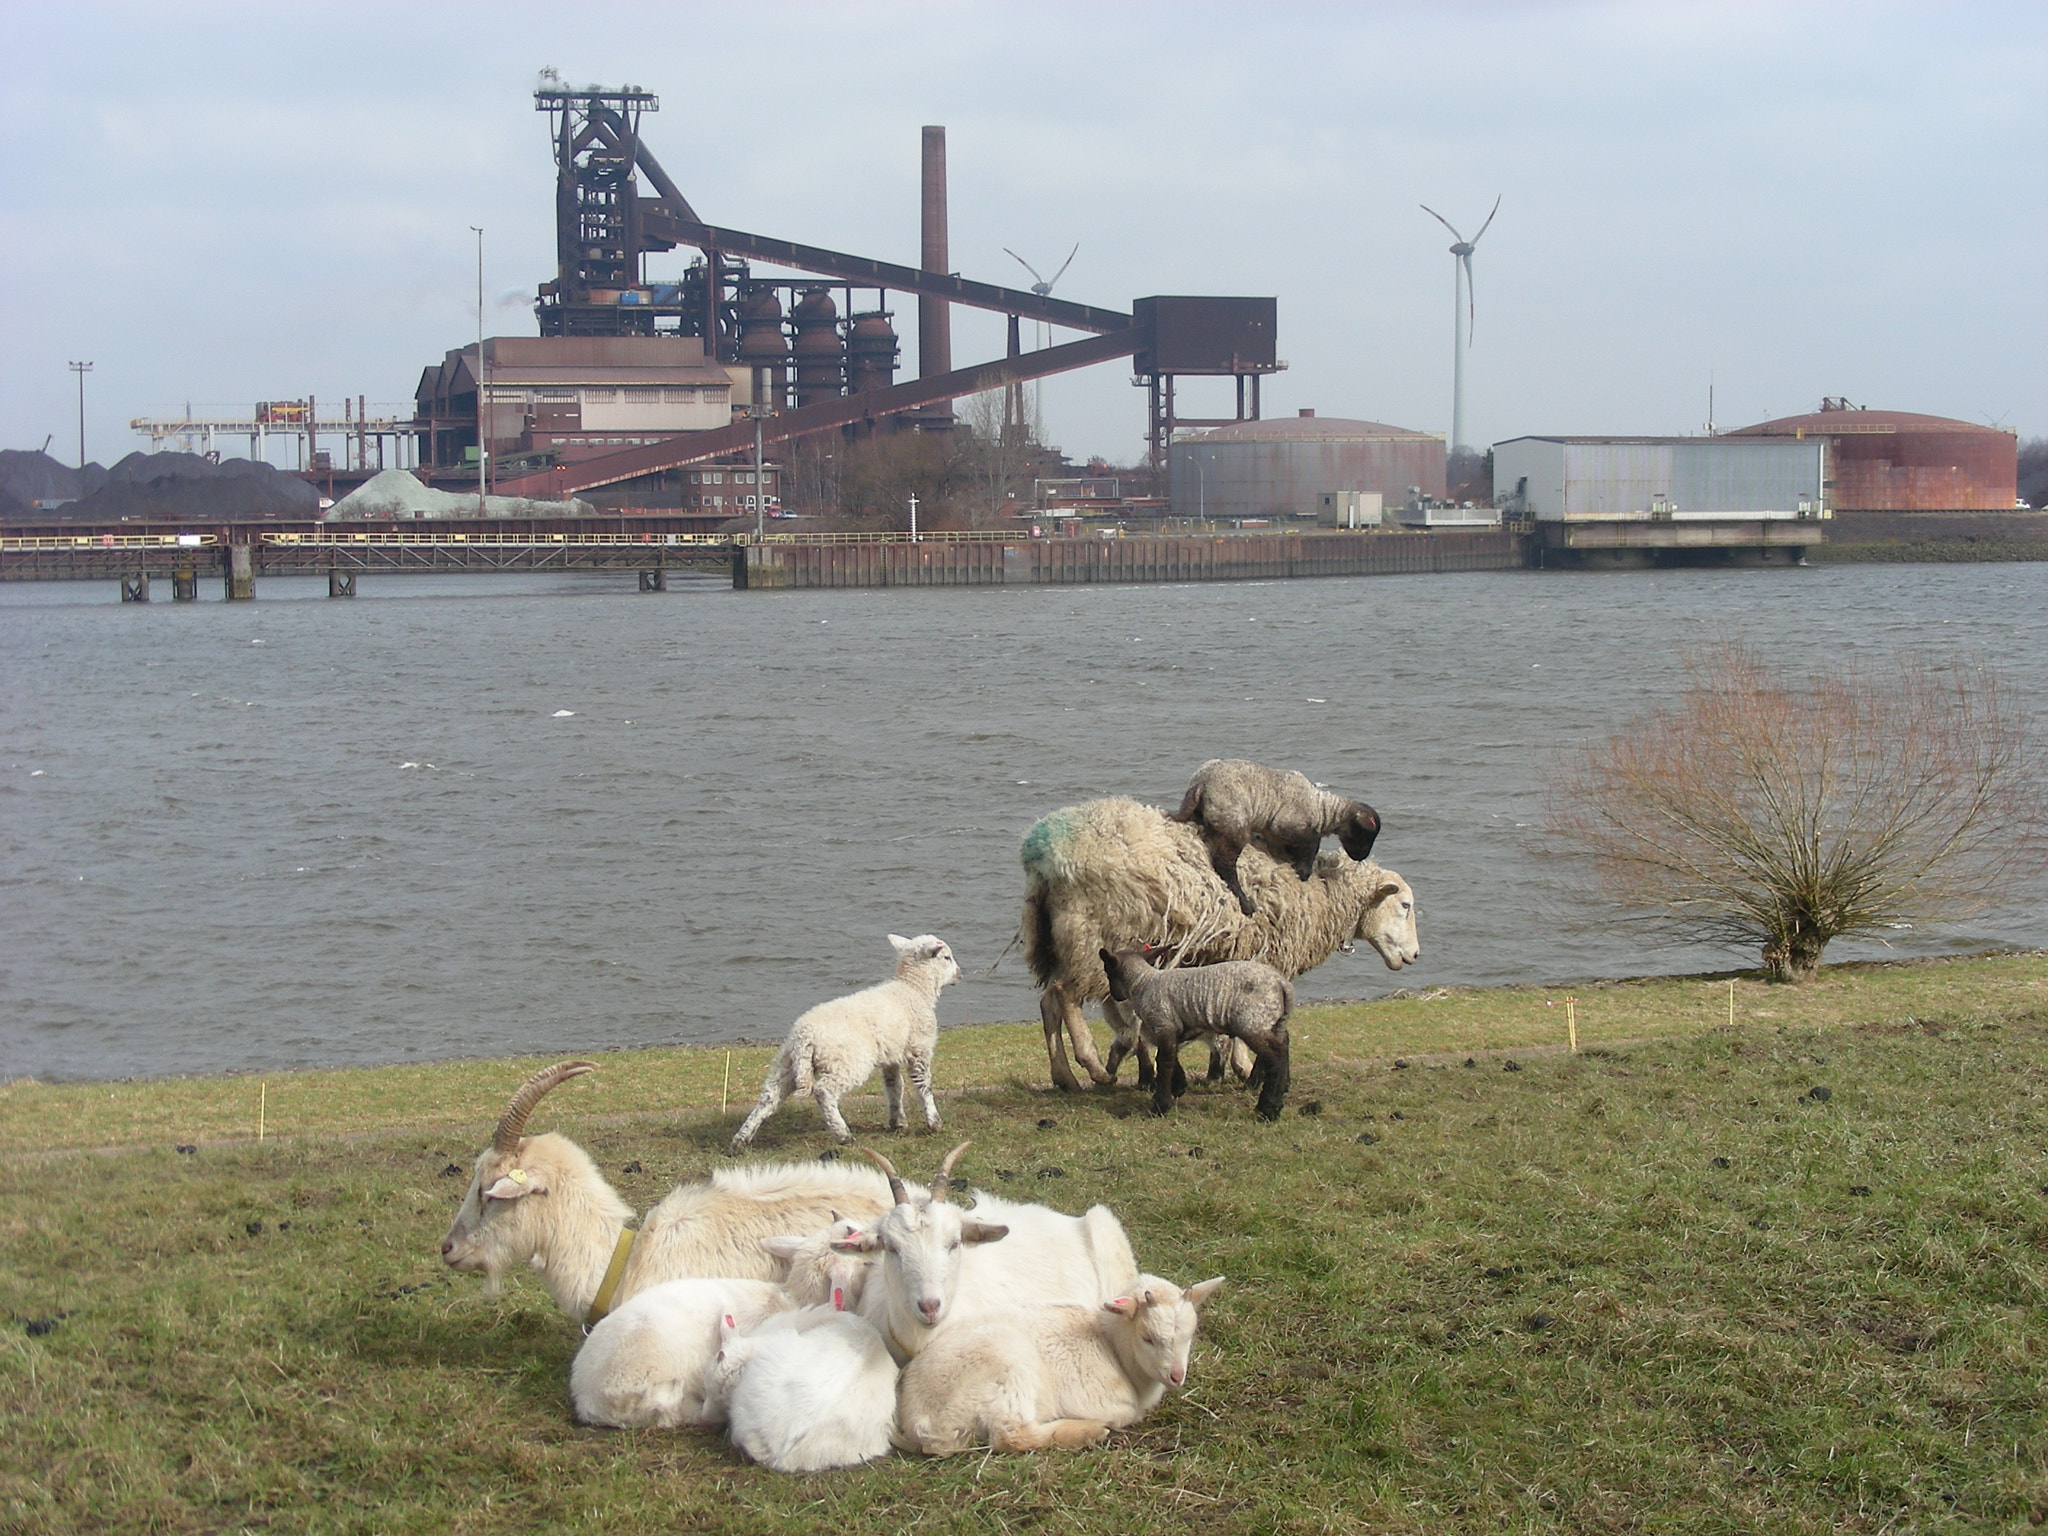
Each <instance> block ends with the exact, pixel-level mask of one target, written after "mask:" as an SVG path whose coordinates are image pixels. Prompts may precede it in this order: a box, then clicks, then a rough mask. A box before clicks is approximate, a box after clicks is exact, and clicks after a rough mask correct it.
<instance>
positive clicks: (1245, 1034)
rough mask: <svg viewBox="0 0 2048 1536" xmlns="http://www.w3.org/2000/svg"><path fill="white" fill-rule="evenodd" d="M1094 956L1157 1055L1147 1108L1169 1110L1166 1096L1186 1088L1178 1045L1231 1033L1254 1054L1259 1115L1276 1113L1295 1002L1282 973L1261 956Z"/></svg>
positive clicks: (1129, 952)
mask: <svg viewBox="0 0 2048 1536" xmlns="http://www.w3.org/2000/svg"><path fill="white" fill-rule="evenodd" d="M1100 958H1101V960H1102V969H1103V972H1104V973H1105V974H1106V975H1107V976H1108V977H1109V995H1110V997H1111V998H1112V999H1114V1000H1115V1002H1116V1004H1117V1006H1118V1008H1119V1009H1120V1010H1121V1011H1122V1012H1123V1014H1124V1015H1125V1017H1126V1019H1127V1021H1128V1022H1130V1023H1132V1024H1135V1025H1136V1027H1137V1033H1138V1039H1139V1040H1140V1041H1142V1042H1143V1043H1144V1044H1146V1045H1148V1046H1150V1047H1151V1048H1152V1051H1153V1054H1154V1056H1155V1057H1156V1061H1155V1064H1154V1076H1153V1080H1152V1113H1153V1114H1155V1115H1164V1114H1167V1113H1170V1112H1171V1111H1172V1109H1173V1101H1174V1100H1175V1099H1177V1098H1179V1097H1180V1096H1181V1095H1182V1094H1183V1093H1185V1092H1187V1086H1188V1078H1187V1073H1186V1072H1185V1071H1183V1070H1182V1069H1181V1064H1180V1048H1181V1046H1182V1045H1184V1044H1185V1043H1186V1042H1187V1041H1189V1040H1193V1039H1201V1038H1207V1039H1209V1040H1210V1041H1212V1042H1223V1041H1228V1040H1235V1041H1239V1042H1241V1043H1242V1044H1244V1045H1246V1046H1248V1047H1250V1048H1251V1050H1252V1051H1253V1052H1254V1054H1256V1055H1257V1057H1258V1059H1259V1069H1260V1070H1259V1072H1258V1074H1257V1076H1258V1087H1259V1102H1258V1115H1259V1118H1260V1119H1262V1120H1278V1119H1279V1118H1280V1111H1281V1108H1282V1107H1283V1106H1284V1105H1285V1104H1286V1102H1287V1088H1288V1083H1289V1078H1290V1071H1289V1060H1288V1059H1289V1054H1290V1052H1289V1041H1288V1038H1287V1015H1288V1014H1289V1013H1290V1012H1291V1011H1292V1010H1293V1007H1294V987H1293V986H1292V985H1291V984H1290V983H1289V982H1288V980H1287V978H1286V977H1285V976H1282V975H1281V974H1280V973H1279V972H1278V971H1276V970H1274V969H1273V967H1272V966H1270V965H1267V964H1266V963H1265V962H1264V961H1263V960H1220V961H1218V962H1217V963H1216V964H1214V965H1195V966H1189V967H1188V968H1186V969H1185V970H1177V971H1158V970H1154V969H1153V968H1152V966H1151V965H1150V964H1148V963H1147V961H1146V958H1145V952H1144V951H1143V950H1137V949H1124V950H1116V951H1111V950H1107V949H1105V950H1102V951H1101V952H1100ZM1123 1044H1124V1042H1123V1041H1122V1039H1118V1040H1117V1042H1116V1043H1115V1044H1113V1045H1112V1046H1111V1047H1110V1051H1109V1070H1110V1071H1111V1072H1112V1073H1114V1072H1115V1071H1116V1069H1117V1065H1118V1063H1119V1062H1120V1061H1121V1060H1122V1055H1123ZM1210 1075H1211V1076H1212V1077H1214V1076H1217V1075H1219V1074H1217V1073H1216V1072H1214V1071H1212V1072H1211V1074H1210Z"/></svg>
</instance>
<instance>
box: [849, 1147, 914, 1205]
mask: <svg viewBox="0 0 2048 1536" xmlns="http://www.w3.org/2000/svg"><path fill="white" fill-rule="evenodd" d="M860 1153H861V1156H862V1157H866V1158H871V1159H873V1161H874V1163H875V1165H876V1166H877V1167H879V1168H880V1169H881V1170H882V1172H884V1173H886V1174H887V1175H889V1193H890V1195H891V1196H892V1197H894V1199H895V1201H896V1203H897V1204H898V1205H908V1204H910V1191H909V1190H907V1189H905V1188H904V1187H903V1175H902V1174H900V1173H898V1172H897V1171H896V1165H895V1164H894V1163H892V1162H890V1161H889V1159H887V1158H886V1157H884V1156H882V1154H881V1153H879V1152H877V1151H876V1150H875V1149H874V1148H872V1147H862V1148H861V1149H860Z"/></svg>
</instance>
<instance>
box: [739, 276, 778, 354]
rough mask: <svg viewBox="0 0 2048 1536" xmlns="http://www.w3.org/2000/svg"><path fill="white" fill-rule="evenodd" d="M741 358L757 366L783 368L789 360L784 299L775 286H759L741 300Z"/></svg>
mask: <svg viewBox="0 0 2048 1536" xmlns="http://www.w3.org/2000/svg"><path fill="white" fill-rule="evenodd" d="M740 361H741V362H743V363H745V364H747V365H748V366H750V367H754V368H779V367H781V366H783V365H784V364H785V363H787V362H788V361H789V340H788V338H787V337H785V336H784V335H783V334H782V299H781V297H780V296H779V295H778V294H777V293H776V292H775V290H774V289H773V288H756V289H755V290H754V291H753V292H752V293H750V294H748V295H747V296H746V297H745V298H744V299H742V300H740Z"/></svg>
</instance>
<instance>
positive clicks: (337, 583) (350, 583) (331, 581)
mask: <svg viewBox="0 0 2048 1536" xmlns="http://www.w3.org/2000/svg"><path fill="white" fill-rule="evenodd" d="M327 595H328V596H329V597H354V596H355V595H356V573H355V572H354V571H342V570H335V569H332V568H330V569H329V570H328V572H327Z"/></svg>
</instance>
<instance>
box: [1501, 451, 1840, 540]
mask: <svg viewBox="0 0 2048 1536" xmlns="http://www.w3.org/2000/svg"><path fill="white" fill-rule="evenodd" d="M1826 491H1827V444H1826V442H1825V441H1824V440H1822V439H1818V438H1807V439H1768V438H1754V437H1751V438H1732V437H1517V438H1510V439H1509V440H1508V441H1506V442H1504V443H1495V444H1494V445H1493V499H1494V503H1495V505H1497V506H1500V507H1503V508H1507V509H1509V510H1511V511H1520V512H1521V513H1522V514H1523V515H1524V516H1528V517H1534V518H1537V519H1538V520H1541V521H1552V520H1565V521H1573V520H1579V519H1593V518H1638V517H1641V518H1664V517H1668V518H1711V517H1744V518H1763V517H1824V516H1826V515H1827V512H1826V508H1827V497H1826Z"/></svg>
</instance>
